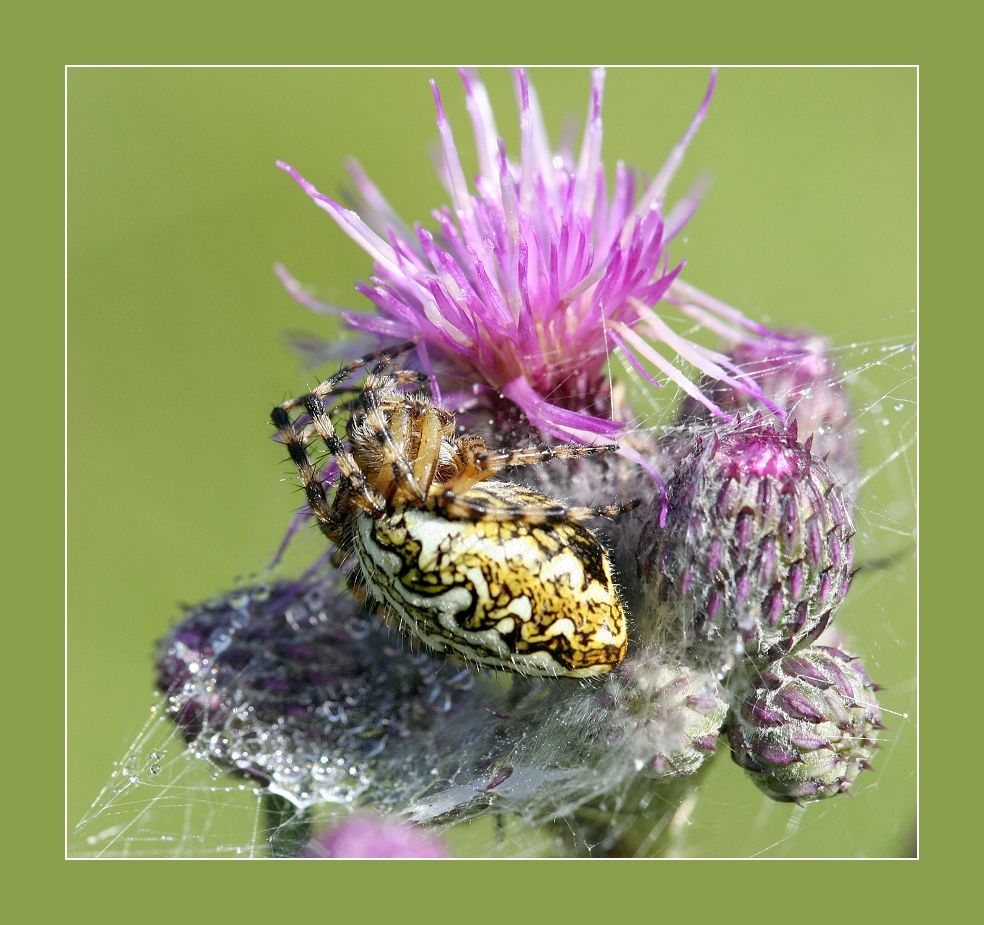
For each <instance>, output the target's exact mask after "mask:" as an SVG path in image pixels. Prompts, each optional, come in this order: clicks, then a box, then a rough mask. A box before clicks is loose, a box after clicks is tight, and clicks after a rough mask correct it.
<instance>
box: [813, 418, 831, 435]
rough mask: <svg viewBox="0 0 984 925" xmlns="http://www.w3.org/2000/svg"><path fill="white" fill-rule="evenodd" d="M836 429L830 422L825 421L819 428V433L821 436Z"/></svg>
mask: <svg viewBox="0 0 984 925" xmlns="http://www.w3.org/2000/svg"><path fill="white" fill-rule="evenodd" d="M833 429H834V425H833V424H831V423H830V421H824V422H823V423H822V424H821V425H820V426H819V427H818V428H817V431H818V432H819V433H821V434H829V433H830V432H831V431H832V430H833Z"/></svg>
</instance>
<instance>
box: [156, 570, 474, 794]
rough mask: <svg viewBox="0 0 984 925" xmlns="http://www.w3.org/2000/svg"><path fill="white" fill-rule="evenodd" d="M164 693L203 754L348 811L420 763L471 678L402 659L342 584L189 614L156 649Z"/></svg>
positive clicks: (315, 585) (276, 788) (423, 660)
mask: <svg viewBox="0 0 984 925" xmlns="http://www.w3.org/2000/svg"><path fill="white" fill-rule="evenodd" d="M157 684H158V687H159V689H160V690H162V691H163V692H164V693H165V694H166V695H167V706H166V710H167V713H168V715H169V716H170V718H171V719H172V721H173V722H174V723H175V724H176V725H177V726H178V727H179V728H180V729H181V731H182V732H183V733H184V736H185V738H186V739H187V740H188V742H189V744H190V747H191V749H192V750H193V751H194V752H195V754H197V755H199V756H200V757H201V758H204V759H207V760H209V761H211V762H212V763H213V764H215V765H217V766H218V767H219V768H221V769H223V770H225V771H228V772H231V773H235V774H238V775H242V776H246V777H248V778H250V779H252V780H254V781H256V782H258V783H260V784H262V785H265V786H266V787H267V788H268V789H269V791H270V792H271V793H275V794H279V795H281V796H282V797H284V798H285V799H287V800H288V801H289V802H290V803H292V804H293V805H294V806H297V807H301V808H303V807H307V806H309V805H312V804H315V803H323V802H327V803H338V802H345V803H348V802H351V801H353V800H354V799H356V798H357V797H358V796H359V795H360V794H361V793H363V792H365V791H366V790H367V789H369V788H370V787H371V786H372V784H373V781H374V780H375V779H376V777H377V776H378V775H379V774H383V775H384V776H385V775H386V773H387V772H388V771H389V769H390V766H391V764H396V765H398V766H399V765H402V764H403V763H405V762H407V761H408V760H411V759H410V758H408V755H407V748H408V747H409V744H408V743H417V744H418V747H419V751H417V752H414V753H413V756H412V760H415V761H417V762H418V763H420V764H423V762H424V756H427V757H428V758H431V756H432V753H433V748H432V747H431V746H432V743H431V741H430V738H429V735H430V733H431V732H432V730H433V727H434V726H435V724H436V723H437V722H438V721H439V720H440V722H441V723H442V724H443V725H442V727H441V728H443V729H445V730H446V729H448V728H449V727H453V726H454V724H455V723H456V722H458V721H461V722H465V721H463V720H460V717H459V713H460V711H461V709H462V707H463V705H464V704H466V703H470V699H469V698H470V697H471V696H472V682H471V679H470V677H469V676H468V673H467V672H463V671H462V670H461V668H460V666H454V665H450V664H448V663H447V662H446V661H445V660H444V659H442V658H440V657H438V656H434V655H431V654H429V653H424V652H416V653H415V652H412V651H410V650H409V649H407V648H405V647H404V646H403V645H402V644H401V640H399V639H396V638H394V637H393V634H392V633H391V632H390V631H389V629H388V627H387V626H386V624H385V623H384V622H383V621H382V620H380V619H378V618H377V617H375V616H373V615H372V614H368V613H366V612H364V611H363V610H362V609H361V607H360V606H359V604H358V603H356V601H355V600H354V599H353V598H352V597H351V595H349V594H348V593H347V592H345V591H344V589H343V588H342V587H341V586H340V585H339V584H338V582H337V580H336V578H335V577H334V576H329V578H328V579H327V580H325V579H322V580H321V581H318V582H310V581H305V582H281V583H278V584H275V585H272V586H266V585H261V586H257V587H250V588H244V589H241V590H238V591H235V592H232V593H231V594H227V595H225V596H224V597H220V598H217V599H216V600H213V601H209V602H207V603H203V604H200V605H198V606H197V607H195V608H192V609H190V610H189V611H188V613H187V614H186V615H185V618H184V620H183V621H182V622H181V623H179V624H178V625H177V626H176V627H175V628H174V629H173V630H172V631H171V633H170V634H169V635H168V636H167V637H166V638H165V639H164V640H162V641H161V643H160V644H159V646H158V655H157ZM474 709H478V708H477V707H475V708H474ZM470 715H471V714H469V716H470ZM455 728H456V727H455Z"/></svg>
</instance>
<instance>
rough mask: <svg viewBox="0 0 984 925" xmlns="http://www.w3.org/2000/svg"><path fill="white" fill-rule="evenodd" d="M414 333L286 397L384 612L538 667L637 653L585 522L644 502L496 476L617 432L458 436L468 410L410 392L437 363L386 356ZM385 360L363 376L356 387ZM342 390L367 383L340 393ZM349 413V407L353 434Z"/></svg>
mask: <svg viewBox="0 0 984 925" xmlns="http://www.w3.org/2000/svg"><path fill="white" fill-rule="evenodd" d="M413 346H414V344H413V343H408V344H401V345H400V346H398V347H392V348H389V349H387V350H381V351H379V352H377V353H374V354H370V355H369V356H365V357H361V358H360V359H358V360H355V361H354V362H352V363H349V364H348V365H346V366H344V367H343V368H342V369H341V370H339V371H338V372H337V373H335V375H333V376H331V377H330V378H328V379H326V380H325V381H324V382H322V383H321V384H320V385H318V386H317V387H316V388H314V389H312V390H311V391H310V392H309V393H308V394H306V395H302V396H300V397H299V398H295V399H292V400H290V401H286V402H284V403H283V404H281V405H278V406H277V407H276V408H274V409H273V414H272V419H273V423H274V425H275V426H276V428H277V432H278V433H279V435H280V439H281V441H282V442H283V443H284V445H285V446H286V447H287V449H288V452H289V453H290V458H291V460H292V461H293V462H294V464H295V465H296V466H297V469H298V472H299V473H300V478H301V482H302V483H303V485H304V490H305V493H306V495H307V500H308V505H309V506H310V508H311V511H312V512H313V514H314V516H315V517H316V518H317V520H318V524H319V526H320V527H321V530H322V532H323V533H324V534H325V536H327V537H328V539H329V540H331V541H332V542H333V543H334V544H336V545H337V547H338V548H339V550H341V551H342V553H354V554H355V556H356V558H357V560H358V565H359V571H360V573H361V574H360V576H359V577H360V578H361V579H362V581H363V582H364V584H365V588H366V590H367V591H368V593H369V595H370V596H371V598H373V599H375V600H376V601H378V602H379V603H380V604H381V605H382V609H383V613H384V615H386V616H388V617H390V618H395V620H396V621H397V622H398V623H399V624H400V625H401V626H402V627H403V628H404V629H405V630H407V631H408V632H409V633H411V634H412V635H413V636H415V637H416V638H417V639H419V640H421V641H422V642H423V643H424V644H426V645H427V646H429V647H431V648H433V649H436V650H437V651H441V652H450V653H453V654H457V655H459V656H463V657H464V658H466V659H468V660H470V661H473V662H477V663H479V664H481V665H488V666H491V667H494V668H501V669H504V670H507V671H514V672H518V673H520V674H526V675H547V676H566V677H580V678H583V677H593V676H595V675H600V674H604V673H605V672H607V671H610V670H611V669H612V668H613V667H614V666H615V665H617V664H618V663H619V662H620V661H621V660H622V658H623V657H624V656H625V650H626V646H627V635H626V628H625V616H624V612H623V609H622V603H621V601H620V599H619V595H618V591H617V589H616V587H615V581H614V578H613V576H612V570H611V566H610V564H609V561H608V556H607V554H606V553H605V550H604V549H603V547H602V546H601V544H600V543H599V541H598V540H597V538H596V537H595V535H594V534H593V533H592V532H591V531H590V530H589V529H588V528H587V527H585V526H584V525H583V524H582V523H581V521H582V520H585V519H588V518H591V517H613V516H615V515H617V514H620V513H623V512H624V511H627V510H629V509H630V508H632V507H634V506H635V505H634V504H615V505H610V506H607V507H599V508H584V507H565V506H564V505H562V504H561V503H559V502H557V501H554V500H552V499H550V498H547V497H545V496H544V495H541V494H537V493H536V492H533V491H529V490H527V489H525V488H522V487H520V486H518V485H515V484H513V483H511V482H506V481H502V480H500V479H495V478H492V476H494V475H495V474H496V473H497V472H499V471H500V470H502V469H505V468H506V467H509V466H526V465H531V464H533V463H537V462H542V461H544V460H547V459H554V458H564V459H569V458H573V457H576V456H585V455H589V454H592V453H603V452H608V451H611V450H613V449H616V447H614V446H566V445H564V446H557V447H553V448H550V449H539V448H531V449H523V450H491V449H489V448H488V447H487V446H486V444H485V442H484V441H483V440H482V439H481V438H480V437H475V436H468V435H464V436H458V435H456V433H455V420H454V415H452V414H451V413H450V412H449V411H446V410H445V409H443V408H441V407H439V406H438V405H436V404H435V403H434V402H433V401H432V400H431V399H430V398H429V397H427V396H426V395H425V394H415V395H414V394H409V393H408V392H406V391H405V389H406V387H407V386H411V385H415V384H416V385H422V384H423V383H425V382H426V381H427V377H426V376H424V375H423V374H422V373H418V372H415V371H412V370H397V371H388V367H389V365H390V364H391V363H392V361H393V359H394V358H395V357H397V356H399V355H400V354H402V353H405V352H407V351H409V350H411V349H412V348H413ZM373 361H378V362H377V364H376V366H375V368H374V369H373V370H372V372H370V373H369V374H368V375H367V376H366V378H365V381H364V383H363V385H362V388H361V390H355V389H352V388H351V387H349V388H344V387H343V383H344V381H345V380H346V379H348V378H349V376H351V375H352V374H353V373H354V372H356V371H357V370H358V369H359V368H361V367H363V366H367V365H368V364H370V363H372V362H373ZM340 391H346V392H352V391H355V392H356V394H355V397H354V398H352V399H351V400H349V401H346V402H339V403H337V404H333V403H332V402H333V401H334V399H332V398H331V396H334V395H336V394H337V393H338V392H340ZM295 409H303V410H302V411H301V414H300V415H299V416H298V417H297V418H294V419H292V418H291V412H292V411H294V410H295ZM337 415H342V416H345V415H347V417H346V420H345V438H346V439H345V440H342V439H341V438H340V437H339V436H338V434H337V433H336V430H335V424H334V421H333V420H332V418H333V416H337ZM315 437H318V438H320V440H321V441H322V442H323V443H324V444H325V446H326V447H327V449H328V452H329V453H330V454H331V456H332V457H333V458H334V460H335V466H336V467H337V470H338V471H337V477H336V479H335V483H334V486H330V485H329V487H328V488H327V489H326V486H325V472H324V471H319V470H318V469H317V468H316V467H315V465H314V464H313V463H312V461H311V459H310V457H309V455H308V450H307V448H308V445H309V444H310V442H311V441H312V440H313V439H314V438H315ZM346 443H347V445H346Z"/></svg>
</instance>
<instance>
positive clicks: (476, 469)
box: [442, 437, 618, 494]
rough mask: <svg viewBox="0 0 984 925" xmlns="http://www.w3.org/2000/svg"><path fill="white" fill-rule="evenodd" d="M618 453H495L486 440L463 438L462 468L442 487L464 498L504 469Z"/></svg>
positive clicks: (600, 449)
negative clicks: (477, 485) (468, 492)
mask: <svg viewBox="0 0 984 925" xmlns="http://www.w3.org/2000/svg"><path fill="white" fill-rule="evenodd" d="M617 449H618V444H605V445H603V446H576V445H572V444H566V443H565V444H562V445H560V446H555V447H542V448H541V447H530V448H528V449H525V450H495V451H491V450H489V449H488V448H487V447H486V446H485V442H484V441H483V440H480V439H479V438H477V437H463V438H461V439H460V440H459V441H458V452H459V456H460V457H461V461H462V467H461V469H460V470H459V471H458V472H457V473H456V474H455V475H454V476H452V478H450V479H449V480H448V481H447V482H446V483H445V486H446V487H445V486H442V487H445V493H448V492H450V493H457V494H460V493H462V492H464V491H467V490H468V489H469V488H471V487H472V485H474V484H476V483H477V482H480V481H482V479H486V478H488V477H489V476H490V475H493V474H494V473H496V472H498V471H499V470H500V469H505V468H508V467H509V466H532V465H535V464H536V463H541V462H546V461H547V460H548V459H574V458H575V457H578V456H594V455H596V454H598V453H611V452H613V451H615V450H617Z"/></svg>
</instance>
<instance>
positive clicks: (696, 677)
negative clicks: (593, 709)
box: [604, 656, 728, 777]
mask: <svg viewBox="0 0 984 925" xmlns="http://www.w3.org/2000/svg"><path fill="white" fill-rule="evenodd" d="M604 696H607V697H609V698H611V700H612V701H613V702H614V703H616V704H617V713H618V717H619V718H618V720H617V721H614V722H613V723H612V728H614V729H618V730H619V731H618V733H617V735H616V736H615V737H614V740H613V742H612V745H613V746H614V747H615V748H618V749H626V750H628V751H629V752H631V754H632V756H633V760H634V762H635V766H636V769H637V770H638V771H639V773H641V774H645V775H646V776H649V777H686V776H689V775H690V774H693V773H695V772H696V771H697V769H698V768H699V767H700V766H701V765H702V764H703V763H704V759H705V758H707V757H708V756H710V755H712V754H714V751H715V749H716V748H717V740H718V735H719V734H720V732H721V726H722V725H723V724H724V720H725V717H726V716H727V713H728V705H727V702H726V701H725V699H724V691H723V690H722V688H721V685H720V684H719V683H718V681H717V679H716V678H715V677H714V676H713V675H712V674H710V673H709V672H703V671H696V670H694V669H692V668H688V667H687V666H685V665H675V664H663V663H661V662H660V661H659V660H658V659H656V658H654V657H652V656H640V657H638V658H635V659H629V660H627V661H626V662H624V663H623V664H622V667H621V669H620V670H619V671H618V672H617V674H616V676H615V677H612V678H610V679H608V681H607V683H606V686H605V694H604Z"/></svg>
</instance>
